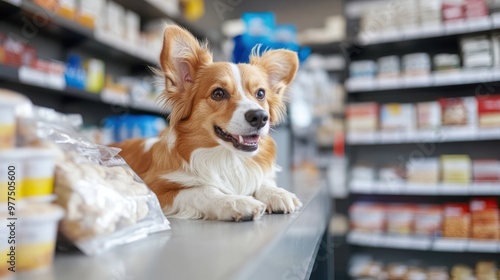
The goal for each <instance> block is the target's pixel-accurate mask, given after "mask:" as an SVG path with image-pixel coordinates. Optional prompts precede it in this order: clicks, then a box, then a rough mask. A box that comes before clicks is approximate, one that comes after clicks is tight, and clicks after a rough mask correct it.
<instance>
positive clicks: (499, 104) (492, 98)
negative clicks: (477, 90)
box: [477, 95, 500, 128]
mask: <svg viewBox="0 0 500 280" xmlns="http://www.w3.org/2000/svg"><path fill="white" fill-rule="evenodd" d="M477 113H478V123H479V127H481V128H488V127H500V95H487V96H480V97H478V98H477Z"/></svg>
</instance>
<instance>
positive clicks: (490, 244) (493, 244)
mask: <svg viewBox="0 0 500 280" xmlns="http://www.w3.org/2000/svg"><path fill="white" fill-rule="evenodd" d="M499 244H500V243H499V242H497V241H495V240H470V241H469V242H468V244H467V251H469V252H478V253H498V252H499Z"/></svg>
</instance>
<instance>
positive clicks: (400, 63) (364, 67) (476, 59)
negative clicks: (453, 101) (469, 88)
mask: <svg viewBox="0 0 500 280" xmlns="http://www.w3.org/2000/svg"><path fill="white" fill-rule="evenodd" d="M460 52H461V55H459V54H456V53H441V54H436V55H434V56H433V57H432V58H431V56H430V55H429V54H427V53H411V54H406V55H403V56H402V57H401V58H400V57H399V56H397V55H390V56H384V57H380V58H378V59H377V60H376V61H374V60H359V61H354V62H352V63H351V64H350V65H349V74H350V77H351V78H354V79H355V78H364V79H370V78H372V79H375V78H376V79H377V80H378V81H379V82H380V83H382V84H383V83H384V82H386V83H389V82H391V81H393V80H394V79H395V78H406V79H415V78H419V77H428V76H430V75H431V73H432V72H433V71H434V72H436V73H450V72H458V71H459V70H461V69H462V68H463V69H475V68H493V67H495V68H497V67H500V33H497V32H494V33H491V35H486V34H485V35H478V36H466V37H462V38H461V39H460Z"/></svg>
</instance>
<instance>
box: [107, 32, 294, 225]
mask: <svg viewBox="0 0 500 280" xmlns="http://www.w3.org/2000/svg"><path fill="white" fill-rule="evenodd" d="M160 66H161V69H162V71H161V76H162V79H164V81H165V90H164V93H163V96H162V98H163V101H164V105H165V106H167V107H168V108H170V109H171V113H170V116H169V118H170V119H169V121H170V125H169V127H168V128H167V129H165V130H164V131H162V132H161V133H160V134H159V136H158V137H157V138H148V139H131V140H127V141H124V142H122V143H118V144H116V145H114V146H115V147H118V148H121V149H122V151H121V152H120V155H121V156H122V157H123V158H124V159H125V161H126V162H127V163H128V164H129V165H130V167H131V168H132V169H133V170H134V171H135V172H136V173H137V174H138V175H139V176H140V177H141V178H142V179H143V180H144V182H145V183H146V184H147V185H148V186H149V187H150V188H151V189H152V191H153V192H154V193H155V194H156V195H157V197H158V200H159V202H160V205H161V207H162V209H163V212H164V214H165V215H166V216H167V217H173V218H181V219H208V220H226V221H245V220H257V219H259V218H260V217H261V216H262V215H263V214H264V213H265V212H266V211H267V212H268V213H293V212H295V211H296V210H297V209H299V208H300V207H301V206H302V204H301V202H300V200H299V199H298V198H297V196H296V195H295V194H292V193H290V192H288V191H287V190H285V189H282V188H279V187H277V186H276V182H275V175H276V172H277V171H279V167H278V166H277V165H276V162H275V158H276V144H275V142H274V140H273V139H272V138H271V137H270V136H269V130H270V129H271V126H272V125H277V124H279V123H280V122H282V121H283V120H284V118H285V113H286V106H285V100H284V95H285V91H286V89H287V86H288V85H289V84H290V83H291V82H292V81H293V79H294V77H295V74H296V72H297V69H298V66H299V61H298V57H297V54H296V53H295V52H293V51H288V50H269V51H266V52H264V53H263V54H262V55H258V54H256V53H255V52H254V53H253V54H252V55H251V57H250V63H248V64H233V63H228V62H213V58H212V54H211V52H210V51H209V50H208V47H207V44H200V43H199V42H198V41H197V39H195V38H194V37H193V35H191V33H189V32H188V31H187V30H185V29H183V28H181V27H179V26H175V25H171V26H167V27H166V28H165V33H164V41H163V48H162V51H161V54H160Z"/></svg>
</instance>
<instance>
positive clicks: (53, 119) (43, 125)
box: [19, 107, 169, 255]
mask: <svg viewBox="0 0 500 280" xmlns="http://www.w3.org/2000/svg"><path fill="white" fill-rule="evenodd" d="M19 124H20V126H21V127H22V129H21V130H20V135H19V136H20V137H19V138H20V139H21V141H22V142H23V143H24V145H29V146H49V147H53V148H56V149H57V150H58V151H59V154H58V157H57V160H56V172H55V183H54V192H55V194H56V195H57V199H56V203H57V204H59V205H61V206H62V207H64V209H65V210H66V215H65V217H64V218H63V220H62V221H61V224H60V232H61V233H62V234H63V235H64V236H65V237H66V238H67V239H68V240H70V241H72V242H73V243H74V244H75V245H76V247H78V248H79V249H80V250H81V251H82V252H83V253H85V254H87V255H95V254H99V253H101V252H103V251H106V250H108V249H110V248H112V247H115V246H117V245H120V244H125V243H129V242H132V241H134V240H137V239H140V238H143V237H145V236H147V235H148V234H151V233H154V232H158V231H162V230H166V229H169V222H168V220H167V219H166V218H165V216H164V215H163V212H162V210H161V207H160V204H159V202H158V198H157V197H156V195H155V194H154V193H153V192H152V191H151V190H150V189H149V188H148V187H147V186H146V184H145V183H144V182H143V181H142V180H141V179H140V178H139V176H137V174H135V173H134V171H133V170H132V169H131V168H130V167H129V166H128V165H127V164H126V162H125V161H124V160H123V159H122V158H121V157H120V156H118V153H119V151H120V150H119V149H117V148H111V147H106V146H101V145H97V144H94V143H92V142H90V141H88V140H87V139H85V138H84V136H83V135H82V134H80V133H78V131H77V127H78V126H79V125H80V124H81V121H78V117H75V116H66V115H62V114H59V113H57V112H55V111H53V110H51V109H46V108H37V107H35V108H33V110H32V112H31V114H29V115H26V116H23V117H20V119H19Z"/></svg>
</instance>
